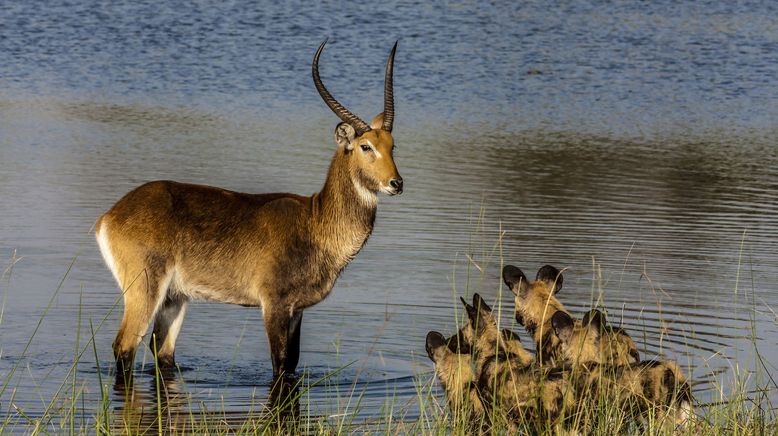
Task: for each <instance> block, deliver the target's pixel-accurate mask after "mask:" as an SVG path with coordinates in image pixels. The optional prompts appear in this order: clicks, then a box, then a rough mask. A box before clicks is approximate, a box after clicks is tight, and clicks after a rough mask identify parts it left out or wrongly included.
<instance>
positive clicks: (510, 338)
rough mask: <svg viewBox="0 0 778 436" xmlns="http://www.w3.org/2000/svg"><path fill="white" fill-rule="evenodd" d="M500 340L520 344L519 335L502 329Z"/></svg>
mask: <svg viewBox="0 0 778 436" xmlns="http://www.w3.org/2000/svg"><path fill="white" fill-rule="evenodd" d="M502 338H503V339H504V340H505V341H506V342H509V341H517V342H519V343H521V338H520V337H519V335H517V334H516V333H514V332H513V330H511V329H502Z"/></svg>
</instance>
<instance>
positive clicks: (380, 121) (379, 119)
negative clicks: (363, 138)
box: [370, 112, 384, 130]
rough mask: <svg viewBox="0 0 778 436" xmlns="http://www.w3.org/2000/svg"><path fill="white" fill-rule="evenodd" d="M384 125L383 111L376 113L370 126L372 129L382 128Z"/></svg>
mask: <svg viewBox="0 0 778 436" xmlns="http://www.w3.org/2000/svg"><path fill="white" fill-rule="evenodd" d="M383 127H384V113H383V112H381V113H380V114H378V115H376V116H375V118H373V121H371V122H370V128H371V129H373V130H377V129H382V128H383Z"/></svg>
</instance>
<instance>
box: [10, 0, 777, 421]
mask: <svg viewBox="0 0 778 436" xmlns="http://www.w3.org/2000/svg"><path fill="white" fill-rule="evenodd" d="M776 12H778V11H776V6H775V4H774V3H772V2H766V1H765V2H759V1H756V2H749V3H743V4H738V5H730V4H720V3H719V2H694V3H693V4H686V3H678V2H670V1H657V2H649V3H636V4H633V3H631V2H615V3H608V4H599V3H597V2H594V3H592V2H584V1H574V2H569V3H568V4H567V5H566V6H562V7H549V6H548V5H547V4H546V3H545V2H523V3H522V4H521V5H519V4H516V5H485V4H481V3H478V2H450V3H449V2H444V3H427V2H418V3H416V2H403V3H401V4H397V5H390V4H381V5H371V6H368V5H364V6H349V7H344V6H343V5H341V4H339V3H328V2H322V3H319V4H316V5H301V4H288V5H283V6H278V5H272V4H271V3H270V2H267V3H265V2H260V3H256V2H245V1H228V2H222V3H219V4H212V2H197V3H194V4H190V3H184V2H167V3H165V4H160V2H151V1H145V0H142V1H132V2H130V1H119V2H110V3H98V4H93V3H89V2H81V1H68V2H56V1H55V2H45V3H41V2H24V1H17V0H7V1H4V2H3V5H2V7H0V58H2V59H3V62H2V63H0V200H1V201H0V265H2V268H0V272H2V271H5V273H4V274H3V280H2V281H1V282H0V298H2V308H3V310H2V318H1V319H0V374H2V376H3V384H4V385H5V386H6V387H5V388H3V392H2V395H0V406H1V407H2V411H3V416H4V417H10V418H7V419H10V422H11V423H12V425H13V426H16V427H14V428H17V429H19V428H23V427H21V426H24V425H27V423H28V421H27V419H28V418H29V419H33V420H34V419H36V417H40V416H43V415H44V414H45V412H46V410H47V409H48V408H49V403H50V401H51V398H52V397H53V396H54V395H55V393H56V394H57V398H59V399H60V400H58V402H61V399H62V398H63V397H67V395H66V393H67V390H68V389H72V387H71V386H70V383H71V381H70V379H69V378H68V373H69V371H70V368H71V366H72V362H73V358H74V353H75V352H76V350H79V351H80V350H82V349H85V350H86V351H85V352H84V354H83V355H82V356H81V359H80V362H79V364H78V366H77V370H76V381H77V383H76V384H77V388H78V390H79V391H80V392H82V395H81V396H80V397H79V398H80V400H79V401H81V403H82V405H81V406H79V407H81V408H82V410H84V411H85V412H84V415H86V416H87V417H89V416H91V415H92V414H93V413H96V412H94V411H93V410H92V409H90V408H91V407H96V406H94V405H95V404H97V400H98V398H99V397H100V395H101V394H100V392H101V391H100V381H99V380H100V379H101V378H103V379H104V378H106V377H108V375H109V368H108V367H109V366H110V365H111V360H112V359H111V341H112V339H113V335H114V334H115V332H116V328H117V326H118V319H119V317H120V314H121V302H120V300H119V292H118V289H117V286H116V284H115V283H114V282H113V279H112V277H111V276H110V273H109V271H108V269H107V268H106V267H105V266H104V264H103V263H102V260H101V258H100V255H99V252H98V249H97V245H96V243H95V242H94V236H93V234H92V225H93V223H94V221H95V219H96V218H97V217H98V216H99V215H100V214H101V213H102V212H103V211H105V210H106V209H107V208H109V207H110V206H111V205H112V204H113V203H114V202H115V201H116V200H118V199H119V198H120V197H121V196H122V195H123V194H124V193H125V192H127V191H128V190H130V189H132V188H133V187H135V186H137V185H139V184H141V183H143V182H146V181H150V180H156V179H174V180H178V181H184V182H193V183H201V184H211V185H217V186H220V187H224V188H228V189H233V190H238V191H248V192H275V191H288V192H297V193H301V194H310V193H313V192H315V191H316V190H318V189H319V188H320V187H321V185H322V183H323V181H324V176H325V173H326V169H327V166H328V164H329V159H330V158H331V156H332V154H333V153H334V147H335V144H334V141H333V140H332V130H333V128H334V126H335V125H336V123H337V119H336V117H335V116H334V115H333V114H332V113H331V112H329V110H328V109H327V108H326V106H324V104H323V103H322V102H321V100H320V98H319V97H318V95H317V93H316V92H315V90H314V88H313V86H312V83H311V79H310V61H311V58H312V56H313V53H314V51H315V49H316V47H317V46H318V44H319V43H320V42H321V41H322V40H323V39H324V38H325V37H327V36H328V37H329V38H330V43H329V44H328V46H327V49H326V50H325V52H324V55H323V56H322V60H321V73H322V77H323V80H324V82H325V83H326V84H327V86H328V88H329V89H330V90H331V92H332V93H333V94H334V95H335V96H336V98H338V99H340V100H341V101H342V102H343V103H344V104H345V105H346V106H347V107H349V108H350V109H352V110H353V111H354V112H356V113H357V114H359V115H361V116H362V118H366V119H369V118H372V116H373V115H375V113H377V112H378V111H380V108H381V98H382V80H383V76H382V74H383V68H384V62H385V59H386V58H385V57H386V56H387V54H388V51H389V49H390V47H391V45H392V44H393V43H394V41H395V40H397V39H399V41H400V43H399V48H398V53H397V59H396V66H395V97H396V108H397V114H396V121H395V131H394V136H395V141H396V144H397V149H396V155H395V160H396V162H397V165H398V168H399V170H400V173H401V174H402V176H403V178H404V179H405V193H404V194H403V195H401V196H399V197H392V198H386V197H382V198H381V199H380V201H379V210H378V217H377V222H376V229H375V232H374V233H373V235H372V237H371V238H370V240H369V242H368V243H367V245H366V247H365V248H364V249H363V251H362V252H361V253H360V254H359V256H358V257H357V258H356V260H355V261H354V262H353V263H352V264H351V265H350V266H349V267H348V268H347V269H346V270H345V271H344V273H343V274H342V276H341V278H340V279H339V281H338V282H337V284H336V286H335V289H334V290H333V292H332V294H331V295H330V296H329V297H328V298H327V299H326V300H325V301H324V302H322V303H321V304H319V305H317V306H315V307H313V308H311V309H310V310H307V311H306V315H305V319H304V322H303V340H302V356H301V361H300V369H301V371H304V372H305V373H306V374H308V377H310V379H311V380H316V379H319V378H322V377H325V376H327V375H329V374H330V373H331V372H333V371H335V370H337V369H339V368H342V369H340V371H339V372H337V373H336V374H334V375H331V376H329V377H328V378H327V380H326V383H322V384H320V385H316V386H313V387H311V389H310V390H309V391H308V392H307V393H306V406H305V407H307V408H308V409H309V410H310V412H311V414H313V415H316V416H330V415H338V416H343V414H356V415H357V418H358V419H359V420H362V419H371V420H375V419H384V418H386V416H387V415H388V414H391V415H394V416H395V418H396V419H413V418H415V417H416V416H417V415H418V398H419V393H418V391H419V390H420V389H426V388H424V386H427V387H428V386H429V385H430V371H431V368H432V365H431V362H430V361H429V360H428V358H427V357H426V354H425V351H424V337H425V334H426V333H427V331H429V330H440V331H443V332H445V333H449V332H453V330H454V329H455V318H456V317H461V313H458V312H457V309H458V307H457V304H456V301H457V298H458V296H459V295H465V294H468V295H469V294H471V293H472V292H475V291H478V292H480V293H481V294H482V295H484V296H485V297H486V299H487V301H489V302H493V303H497V302H498V301H499V302H500V304H501V305H502V321H503V325H504V326H506V327H507V326H510V325H511V314H512V310H513V304H512V301H511V298H510V295H509V294H510V293H509V292H508V291H506V290H505V288H504V287H501V285H500V279H499V271H500V265H501V263H512V264H515V265H517V266H519V267H520V268H522V269H523V270H524V271H525V272H526V273H527V275H529V276H532V275H533V274H534V272H535V271H536V270H537V269H538V268H539V267H540V266H542V265H543V264H552V265H555V266H557V267H559V268H566V271H565V287H564V289H563V291H562V293H561V294H560V298H561V299H562V301H563V302H564V303H565V304H566V305H568V306H569V308H571V309H572V310H573V312H576V313H579V314H580V313H582V312H584V311H585V310H587V309H588V307H589V306H590V304H591V302H592V301H593V300H597V299H598V298H602V300H603V301H604V304H605V306H606V307H607V308H608V309H609V312H610V317H611V319H612V320H614V321H615V322H616V323H619V322H620V323H621V324H622V325H623V326H624V327H626V328H627V329H628V331H629V332H630V333H632V336H633V338H635V339H636V341H637V342H638V343H639V344H640V348H641V350H642V351H643V354H644V355H645V356H646V357H647V358H650V357H654V356H659V355H662V356H666V357H671V358H674V359H676V360H678V361H679V362H680V363H681V364H682V365H683V367H684V368H685V369H686V371H687V372H688V373H689V374H690V375H691V378H692V381H693V384H694V391H695V396H696V398H697V400H698V402H700V403H701V404H702V405H703V407H702V408H701V410H704V409H705V407H704V406H705V404H708V403H711V402H715V401H719V400H721V399H722V395H723V397H724V399H726V397H727V395H726V394H727V392H728V391H729V384H730V383H731V381H732V380H733V379H740V378H745V377H749V374H750V378H749V384H748V387H749V389H752V388H753V387H754V386H756V385H759V384H760V383H759V381H758V380H759V378H760V377H762V376H763V374H764V372H765V369H764V366H766V367H767V369H768V370H769V371H772V372H773V373H776V368H775V365H776V363H775V362H778V354H776V349H778V348H776V345H778V325H777V320H778V318H777V317H776V313H775V312H774V311H778V299H777V298H776V297H777V296H778V288H777V287H776V283H778V244H776V236H778V147H776V137H777V136H776V134H777V133H778V129H776V127H775V126H776V125H778V124H776V121H777V120H778V86H776V85H778V26H776V25H775V20H774V19H773V18H774V17H775V16H776ZM500 296H502V298H500ZM49 303H50V308H49V309H48V310H46V308H47V306H48V305H49ZM39 320H42V321H41V322H40V325H39V327H36V326H38V323H39ZM90 322H91V323H92V326H93V327H92V328H93V329H94V330H95V347H94V348H95V349H96V352H97V355H98V358H99V363H100V365H99V369H98V365H97V363H96V359H95V354H94V352H93V351H92V348H91V345H88V342H87V339H88V338H89V337H90V336H91V334H92V333H91V330H90ZM515 329H516V330H518V327H516V328H515ZM31 337H32V341H31V342H30V343H29V346H28V341H29V340H30V338H31ZM524 339H525V343H529V339H528V338H527V337H526V336H524ZM87 345H88V348H85V347H86V346H87ZM755 350H759V353H761V354H759V355H757V353H756V352H755ZM176 355H177V358H178V361H179V363H180V364H181V365H182V366H183V368H184V370H183V371H182V373H181V374H180V375H179V376H178V377H176V378H175V380H173V381H170V382H169V384H170V386H169V387H170V389H171V390H174V391H176V392H179V393H181V397H183V398H186V399H187V400H186V401H185V402H184V403H183V404H181V405H180V407H181V409H182V410H190V409H197V410H205V409H208V410H222V411H224V412H225V414H229V415H230V416H233V417H237V418H236V419H237V420H240V417H241V416H245V415H246V414H248V413H250V412H251V411H252V410H255V409H256V408H257V407H261V404H262V403H263V402H264V401H265V398H266V397H267V394H268V384H269V383H270V373H271V365H270V357H269V352H268V346H267V342H266V338H265V333H264V327H263V325H262V318H261V313H260V312H259V311H258V310H256V309H250V308H242V307H238V306H228V305H220V304H210V303H197V304H193V305H191V306H190V308H189V311H188V314H187V318H186V321H185V323H184V328H183V331H182V334H181V336H180V338H179V341H178V347H177V353H176ZM760 356H761V361H762V362H763V364H764V365H762V364H760V358H759V357H760ZM143 359H145V361H146V365H148V360H149V356H148V355H146V356H143V355H139V357H138V359H137V361H138V365H141V360H143ZM344 366H345V368H344ZM138 378H139V379H140V380H138V383H136V390H137V391H138V392H137V393H136V398H135V399H134V400H133V401H134V403H133V404H130V402H127V401H126V399H125V398H124V397H123V396H122V395H120V394H118V393H114V392H112V391H109V392H108V393H107V395H108V397H109V400H110V407H112V408H116V409H117V410H125V409H131V408H134V407H136V406H137V404H135V403H139V404H140V405H141V406H143V405H144V404H145V405H147V406H148V405H153V404H154V402H155V401H156V400H155V399H154V395H153V393H154V389H155V385H154V381H153V378H152V377H151V376H150V375H144V374H143V373H141V374H140V375H139V376H138ZM63 382H65V383H66V387H65V393H63V392H62V391H61V389H62V384H63ZM103 382H105V380H103ZM106 386H110V383H107V384H106ZM420 386H422V387H420ZM147 388H148V389H147ZM58 391H59V392H58ZM722 392H723V394H722ZM770 395H771V396H772V398H773V399H774V400H775V399H776V394H775V391H773V392H772V393H771V394H770ZM258 405H259V406H258ZM387 405H389V406H387ZM388 407H393V409H392V410H393V411H390V412H387V410H388ZM173 408H175V407H173ZM49 412H50V410H49ZM23 416H27V417H28V418H24V417H23Z"/></svg>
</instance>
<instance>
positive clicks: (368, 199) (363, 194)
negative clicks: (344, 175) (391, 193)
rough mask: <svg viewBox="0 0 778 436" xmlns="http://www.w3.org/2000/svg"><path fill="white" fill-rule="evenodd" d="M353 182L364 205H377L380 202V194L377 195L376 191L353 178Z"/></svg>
mask: <svg viewBox="0 0 778 436" xmlns="http://www.w3.org/2000/svg"><path fill="white" fill-rule="evenodd" d="M352 182H353V183H354V188H355V189H356V190H357V197H359V199H360V200H361V201H362V203H363V204H364V205H366V206H375V205H376V204H377V203H378V195H376V193H375V192H372V191H370V190H369V189H367V188H365V187H364V186H362V184H361V183H359V181H357V180H354V179H352Z"/></svg>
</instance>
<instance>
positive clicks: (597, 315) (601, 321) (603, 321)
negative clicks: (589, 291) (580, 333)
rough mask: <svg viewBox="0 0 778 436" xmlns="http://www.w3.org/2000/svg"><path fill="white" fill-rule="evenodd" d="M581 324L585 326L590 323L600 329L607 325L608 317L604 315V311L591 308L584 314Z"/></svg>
mask: <svg viewBox="0 0 778 436" xmlns="http://www.w3.org/2000/svg"><path fill="white" fill-rule="evenodd" d="M581 324H583V325H585V326H587V325H592V326H594V327H596V328H597V330H602V329H603V328H605V327H606V326H607V325H608V319H607V318H606V317H605V314H604V313H602V312H600V311H599V310H597V309H592V310H590V311H589V312H587V313H586V315H584V317H583V319H582V320H581Z"/></svg>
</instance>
